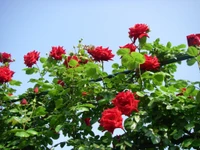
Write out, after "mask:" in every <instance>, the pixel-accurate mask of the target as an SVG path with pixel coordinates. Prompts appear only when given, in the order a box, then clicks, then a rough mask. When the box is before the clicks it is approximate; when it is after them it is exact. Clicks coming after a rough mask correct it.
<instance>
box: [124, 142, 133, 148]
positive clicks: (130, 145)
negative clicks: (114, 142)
mask: <svg viewBox="0 0 200 150" xmlns="http://www.w3.org/2000/svg"><path fill="white" fill-rule="evenodd" d="M124 143H125V144H126V145H127V146H129V147H132V145H133V144H132V143H130V142H128V141H124Z"/></svg>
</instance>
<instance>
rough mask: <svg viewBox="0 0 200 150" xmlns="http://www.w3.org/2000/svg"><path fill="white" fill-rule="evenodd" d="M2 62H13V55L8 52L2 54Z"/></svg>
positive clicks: (0, 54)
mask: <svg viewBox="0 0 200 150" xmlns="http://www.w3.org/2000/svg"><path fill="white" fill-rule="evenodd" d="M0 62H2V63H6V62H12V60H11V55H10V54H8V53H6V52H3V53H0Z"/></svg>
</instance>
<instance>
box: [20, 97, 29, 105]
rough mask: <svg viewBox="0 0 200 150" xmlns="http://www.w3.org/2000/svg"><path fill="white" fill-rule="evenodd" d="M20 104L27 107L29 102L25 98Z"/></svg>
mask: <svg viewBox="0 0 200 150" xmlns="http://www.w3.org/2000/svg"><path fill="white" fill-rule="evenodd" d="M20 104H21V105H27V104H28V102H27V100H26V99H25V98H23V99H22V100H21V102H20Z"/></svg>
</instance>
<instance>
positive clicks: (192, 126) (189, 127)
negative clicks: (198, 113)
mask: <svg viewBox="0 0 200 150" xmlns="http://www.w3.org/2000/svg"><path fill="white" fill-rule="evenodd" d="M194 127H195V125H194V124H193V123H190V124H187V125H186V126H185V129H186V130H188V131H189V130H191V129H192V128H194Z"/></svg>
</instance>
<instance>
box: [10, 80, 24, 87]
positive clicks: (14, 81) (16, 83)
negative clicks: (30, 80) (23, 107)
mask: <svg viewBox="0 0 200 150" xmlns="http://www.w3.org/2000/svg"><path fill="white" fill-rule="evenodd" d="M9 83H10V85H15V86H20V85H21V84H22V82H20V81H17V80H11V81H10V82H9Z"/></svg>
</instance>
